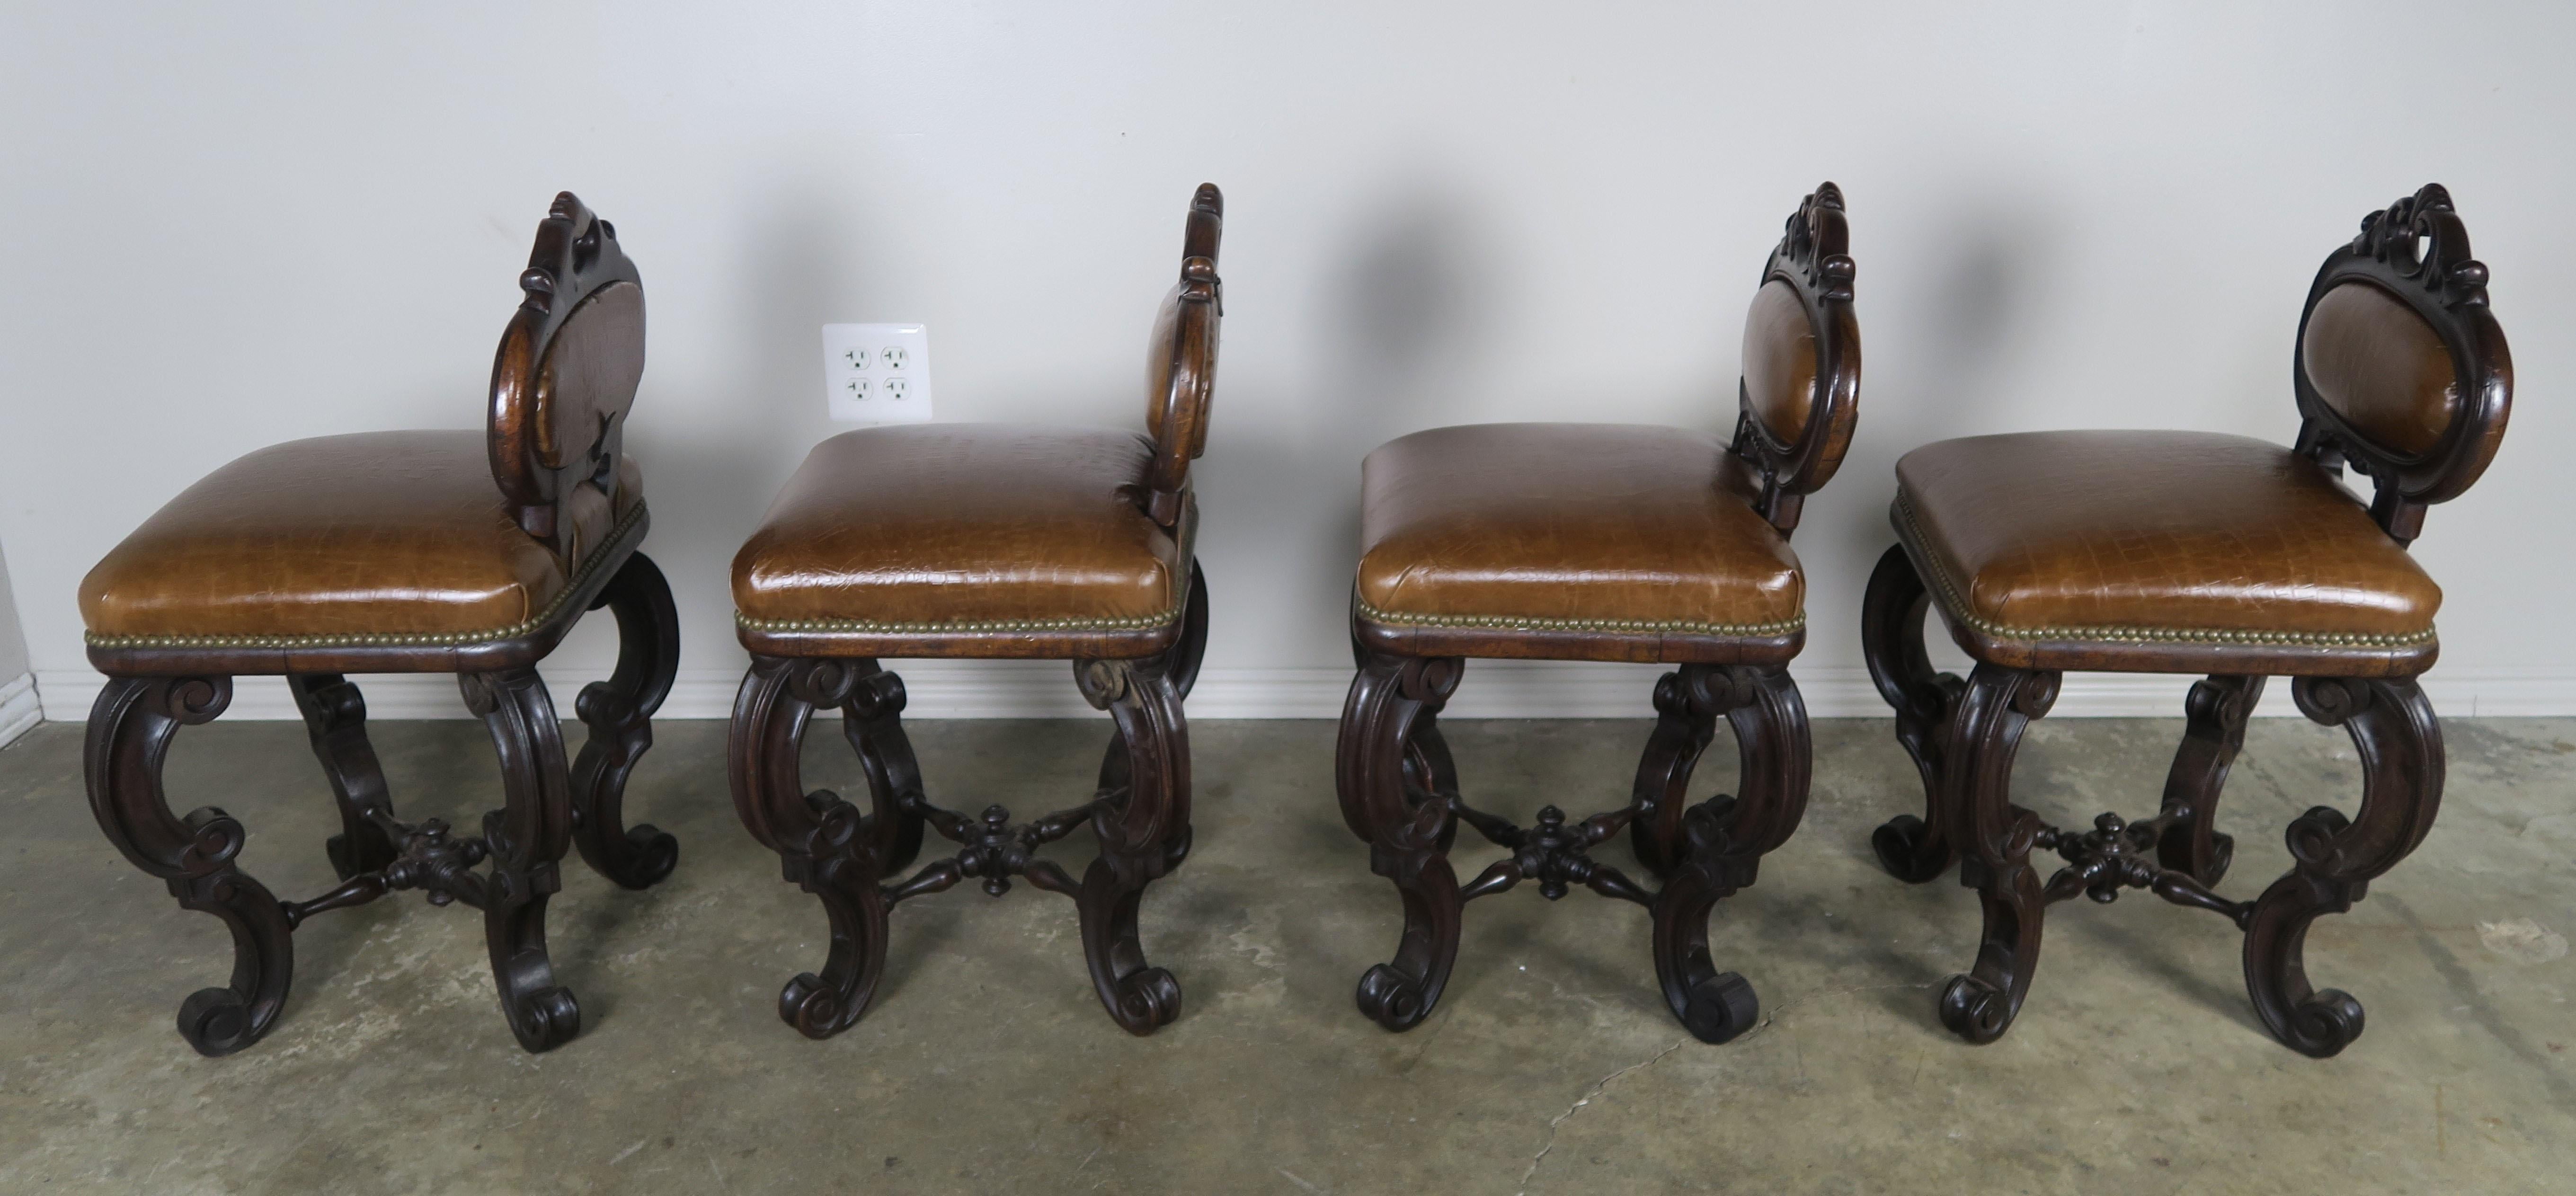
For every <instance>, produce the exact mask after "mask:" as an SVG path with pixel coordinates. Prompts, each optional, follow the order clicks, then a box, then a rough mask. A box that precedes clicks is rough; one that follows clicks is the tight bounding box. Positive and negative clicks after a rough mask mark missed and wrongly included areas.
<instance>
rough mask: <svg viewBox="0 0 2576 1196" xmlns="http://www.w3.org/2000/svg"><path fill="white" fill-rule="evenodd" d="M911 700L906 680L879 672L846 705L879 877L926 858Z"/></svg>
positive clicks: (844, 728)
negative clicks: (906, 727) (908, 725)
mask: <svg viewBox="0 0 2576 1196" xmlns="http://www.w3.org/2000/svg"><path fill="white" fill-rule="evenodd" d="M909 701H910V698H909V697H908V696H907V695H906V694H905V692H904V688H903V679H902V678H901V677H898V676H896V675H894V674H893V673H890V672H885V671H883V670H879V671H878V672H877V673H875V674H874V675H872V676H869V677H867V678H865V679H863V680H862V681H861V682H860V683H858V684H856V685H853V686H851V688H850V692H849V696H848V699H847V700H846V702H845V704H844V705H843V706H842V707H841V737H842V738H844V739H846V740H848V741H849V744H850V750H851V751H852V752H855V753H857V754H858V757H859V771H860V772H861V773H862V774H863V775H865V776H866V777H867V779H868V809H869V816H868V820H867V828H866V829H867V835H868V840H869V844H870V847H871V848H872V849H873V850H874V851H875V853H876V871H877V875H879V876H892V875H894V874H895V873H898V872H901V871H903V870H904V869H905V868H908V867H911V866H912V861H913V860H914V859H915V858H916V857H918V856H919V855H920V854H921V841H922V840H921V834H922V819H921V815H920V814H919V813H918V812H917V810H918V808H919V807H918V803H919V802H920V801H921V798H922V788H921V764H920V762H919V761H918V760H916V759H914V757H913V754H912V737H911V736H909V735H906V734H904V732H903V708H904V706H905V705H906V704H907V703H908V702H909Z"/></svg>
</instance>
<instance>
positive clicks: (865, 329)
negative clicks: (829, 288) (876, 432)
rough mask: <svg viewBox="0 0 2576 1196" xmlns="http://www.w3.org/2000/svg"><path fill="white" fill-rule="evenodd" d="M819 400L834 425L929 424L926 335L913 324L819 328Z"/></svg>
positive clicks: (928, 369) (928, 364) (928, 348)
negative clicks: (828, 408)
mask: <svg viewBox="0 0 2576 1196" xmlns="http://www.w3.org/2000/svg"><path fill="white" fill-rule="evenodd" d="M823 395H824V398H825V399H827V400H828V401H829V402H830V404H831V410H832V418H833V419H836V420H842V421H846V422H849V423H860V424H921V423H928V422H930V331H929V330H928V329H927V328H924V327H923V326H921V325H919V324H825V325H823Z"/></svg>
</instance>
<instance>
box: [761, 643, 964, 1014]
mask: <svg viewBox="0 0 2576 1196" xmlns="http://www.w3.org/2000/svg"><path fill="white" fill-rule="evenodd" d="M903 704H904V692H903V682H902V680H901V679H899V678H897V677H896V676H895V675H894V674H893V673H889V672H886V671H884V670H883V669H880V668H878V667H877V662H875V661H873V660H833V659H786V658H780V657H770V656H755V657H753V658H752V662H751V670H750V672H748V673H746V674H744V676H743V679H742V690H741V692H740V694H739V695H738V696H737V697H736V698H735V701H734V708H733V724H732V730H731V742H730V747H729V750H728V760H729V771H730V774H731V779H732V784H733V804H734V812H735V813H736V814H738V815H740V816H741V818H742V824H743V826H744V828H745V829H747V830H749V831H750V832H751V834H752V837H753V838H755V839H758V840H760V842H761V844H762V845H763V846H766V847H768V848H769V849H770V850H772V851H775V852H777V853H778V858H779V864H780V867H779V871H780V873H781V874H782V875H783V876H784V877H785V878H786V879H787V880H788V881H789V882H790V883H792V884H795V885H797V886H798V887H800V888H802V889H804V890H805V891H806V892H808V893H812V894H813V895H814V896H815V897H816V898H817V899H819V900H820V901H821V902H822V903H823V911H824V913H825V915H826V916H827V917H829V918H830V919H831V927H832V945H831V952H830V954H829V956H828V957H827V958H826V959H825V961H824V964H823V971H822V973H821V974H820V975H817V974H815V973H812V972H806V973H803V974H801V975H798V976H797V977H796V978H795V979H792V980H789V981H788V982H787V986H786V987H785V988H784V989H782V990H780V992H779V994H778V1016H779V1017H781V1018H783V1019H785V1020H786V1022H787V1024H788V1025H791V1026H794V1027H796V1029H797V1031H798V1032H799V1033H802V1034H804V1035H805V1036H806V1037H808V1038H829V1037H831V1036H832V1035H834V1034H838V1033H840V1032H841V1031H843V1030H846V1029H848V1028H850V1027H851V1026H852V1025H855V1024H857V1022H858V1020H859V1018H860V1016H861V1015H863V1014H865V1013H866V1012H867V1011H868V1005H869V1003H870V1002H871V1001H873V1000H875V998H876V988H877V981H878V979H879V978H880V977H882V976H883V975H884V973H885V953H886V901H885V895H884V893H883V891H882V890H881V889H880V888H879V886H878V881H879V880H880V879H881V878H882V877H883V876H884V875H885V873H884V871H883V869H882V868H881V867H880V865H879V862H878V855H877V851H878V839H879V833H880V832H881V831H882V830H884V828H885V827H886V825H887V823H886V821H884V820H885V819H887V816H888V814H889V812H890V811H889V808H888V805H889V803H890V802H892V801H894V800H896V799H897V798H898V796H899V795H898V794H896V793H893V792H888V791H877V792H875V793H874V795H873V796H874V797H875V799H876V802H877V812H878V816H877V819H876V820H871V819H869V818H867V817H864V816H862V815H861V814H860V813H859V811H858V808H857V807H855V806H853V805H851V804H850V803H848V802H846V801H843V800H841V797H840V795H838V794H836V793H833V792H832V791H830V790H828V789H818V790H815V791H814V792H812V793H810V794H809V793H807V792H805V790H804V784H803V781H802V779H801V775H802V770H801V767H800V764H799V760H798V752H799V750H800V749H801V748H802V746H803V744H804V740H805V727H806V724H807V722H808V721H809V720H811V719H812V717H813V714H814V711H815V709H816V708H817V707H825V708H829V707H842V708H844V709H846V710H847V711H848V715H847V718H846V721H847V722H848V723H850V724H854V725H859V726H862V727H864V729H865V732H866V739H867V743H868V746H867V747H865V748H862V753H861V754H862V759H863V760H865V759H866V758H867V755H868V752H869V751H870V750H874V751H875V752H877V753H878V754H879V757H880V759H879V763H880V764H885V763H887V762H889V761H894V760H898V759H899V762H900V766H901V767H900V769H898V768H894V767H886V768H882V769H881V768H879V767H871V768H870V769H869V774H868V775H869V781H870V784H871V786H872V787H873V786H874V785H875V784H876V783H877V780H878V778H879V775H880V772H881V771H882V772H883V773H884V774H885V775H886V777H887V779H888V781H889V782H890V783H900V782H901V780H902V779H904V778H898V777H896V776H895V775H894V774H895V773H896V772H897V771H902V772H905V773H908V774H909V778H908V779H909V780H910V783H911V784H912V785H913V786H914V787H915V788H916V789H917V788H918V786H919V783H920V782H919V776H918V772H917V770H914V769H912V768H911V761H912V749H911V746H910V745H909V744H908V743H906V742H905V741H904V739H903V732H902V727H901V725H900V722H899V721H898V720H899V716H900V714H901V712H902V710H903ZM919 842H920V839H919V832H918V831H917V830H916V831H915V832H914V837H913V843H914V845H915V847H916V849H917V848H918V846H919Z"/></svg>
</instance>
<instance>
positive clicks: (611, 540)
mask: <svg viewBox="0 0 2576 1196" xmlns="http://www.w3.org/2000/svg"><path fill="white" fill-rule="evenodd" d="M643 517H644V504H643V503H641V502H638V503H636V504H635V507H634V509H633V510H630V511H628V512H626V514H625V515H624V516H622V517H621V518H619V519H618V521H617V525H616V526H615V527H612V528H610V529H609V532H608V538H607V539H605V540H602V541H601V542H600V547H599V549H598V550H597V551H594V552H592V553H591V554H590V556H589V557H588V558H586V559H584V560H583V561H582V563H581V567H580V568H578V569H575V570H574V571H573V575H572V576H571V577H569V578H566V579H565V580H564V588H563V592H562V593H559V594H557V595H555V597H554V601H552V602H549V603H547V604H546V608H545V609H544V610H541V611H538V612H537V614H536V615H535V617H533V618H530V619H528V620H526V621H525V622H521V623H515V624H512V625H510V626H508V627H498V628H494V629H492V630H490V631H441V632H419V633H414V634H398V633H368V632H358V633H352V634H348V635H100V634H98V633H96V632H83V633H81V638H82V639H84V640H86V641H88V643H89V646H90V647H93V648H380V647H381V648H413V647H430V648H434V647H445V646H448V645H455V644H483V643H490V642H492V641H494V640H506V639H516V638H517V637H519V636H522V635H526V634H528V633H529V632H532V631H535V630H536V629H538V628H539V627H543V626H545V625H546V624H547V623H549V622H552V621H553V619H554V617H555V616H556V615H557V614H560V613H562V611H563V606H564V603H566V602H569V601H571V600H572V596H573V595H574V594H577V593H579V592H581V587H582V583H584V582H586V581H589V580H590V577H591V575H592V574H594V573H597V572H598V571H599V566H600V563H601V562H603V561H606V560H607V559H608V555H609V553H608V550H609V549H610V548H613V547H615V546H616V545H618V544H619V543H621V542H623V541H624V540H625V539H626V533H627V531H628V530H630V529H632V528H633V527H634V526H635V523H636V521H637V520H640V519H642V518H643Z"/></svg>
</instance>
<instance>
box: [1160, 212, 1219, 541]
mask: <svg viewBox="0 0 2576 1196" xmlns="http://www.w3.org/2000/svg"><path fill="white" fill-rule="evenodd" d="M1224 225H1225V196H1224V195H1223V194H1221V193H1219V192H1218V191H1217V189H1216V184H1214V183H1201V184H1199V189H1198V194H1197V195H1195V196H1193V197H1192V198H1191V200H1190V217H1189V225H1188V228H1187V231H1186V232H1184V233H1183V235H1182V238H1181V278H1180V281H1179V282H1177V283H1175V284H1173V286H1172V289H1171V292H1170V293H1169V294H1167V295H1165V296H1163V308H1162V311H1161V312H1160V313H1159V314H1158V315H1156V316H1155V318H1154V336H1153V339H1152V340H1151V341H1149V342H1148V343H1147V345H1146V350H1145V429H1146V431H1147V432H1148V433H1149V434H1151V435H1152V436H1153V438H1154V472H1153V476H1152V478H1151V479H1150V481H1149V482H1148V484H1147V486H1148V493H1147V495H1146V511H1147V513H1149V514H1151V515H1152V516H1153V517H1154V521H1155V522H1156V523H1159V524H1161V525H1163V526H1164V527H1172V526H1175V525H1176V524H1177V523H1178V522H1179V520H1180V517H1181V510H1182V508H1183V507H1184V506H1185V505H1187V499H1186V496H1187V493H1188V487H1189V480H1190V462H1192V461H1194V460H1197V459H1198V456H1199V454H1201V453H1204V452H1206V451H1207V422H1208V400H1209V399H1210V397H1211V396H1213V395H1214V394H1215V392H1216V347H1217V324H1218V322H1219V320H1220V319H1221V317H1223V316H1224V315H1225V299H1224V284H1222V283H1220V282H1219V281H1218V280H1217V276H1216V248H1217V238H1218V235H1219V234H1220V233H1222V232H1223V231H1224Z"/></svg>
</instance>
